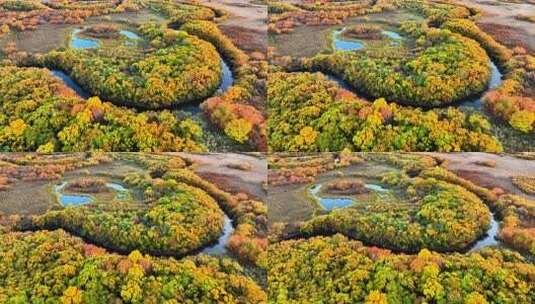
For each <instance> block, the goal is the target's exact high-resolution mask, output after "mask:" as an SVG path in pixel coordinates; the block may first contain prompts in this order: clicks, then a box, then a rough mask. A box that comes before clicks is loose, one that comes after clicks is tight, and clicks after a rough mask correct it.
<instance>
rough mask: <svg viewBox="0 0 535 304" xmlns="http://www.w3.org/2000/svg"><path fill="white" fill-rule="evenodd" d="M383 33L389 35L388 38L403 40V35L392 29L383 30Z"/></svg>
mask: <svg viewBox="0 0 535 304" xmlns="http://www.w3.org/2000/svg"><path fill="white" fill-rule="evenodd" d="M382 33H383V35H385V36H387V37H388V38H391V39H394V40H402V39H403V37H402V36H401V35H400V34H398V33H396V32H392V31H383V32H382Z"/></svg>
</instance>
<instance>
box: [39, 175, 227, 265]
mask: <svg viewBox="0 0 535 304" xmlns="http://www.w3.org/2000/svg"><path fill="white" fill-rule="evenodd" d="M160 187H165V191H166V192H169V193H170V194H168V195H165V196H163V197H161V198H159V199H157V200H156V202H154V203H151V204H149V205H147V206H140V205H139V204H137V203H133V204H132V203H124V202H106V203H102V204H98V205H84V206H76V207H67V208H65V209H63V210H58V211H50V212H47V213H46V214H44V215H42V216H37V217H35V218H34V219H33V224H34V225H35V226H37V227H39V228H41V229H57V228H63V229H65V230H68V231H72V232H73V233H75V234H76V235H79V236H82V237H85V238H88V239H90V240H93V241H94V242H96V243H98V244H100V245H102V246H104V247H107V248H111V249H114V250H118V251H121V252H130V251H132V250H140V251H142V252H145V253H151V254H157V255H162V254H165V255H177V256H181V255H185V254H187V253H190V252H192V251H194V250H197V249H199V248H202V247H204V246H206V245H207V244H210V243H213V242H215V241H216V240H217V239H218V237H219V235H220V234H221V233H222V229H223V212H222V211H221V210H220V209H219V206H218V205H217V203H216V202H215V200H214V199H213V198H212V197H210V196H209V195H208V194H206V193H205V192H204V191H202V190H200V189H197V188H194V187H191V186H188V185H185V184H180V183H176V182H174V181H172V180H169V181H167V182H165V184H164V185H161V186H160Z"/></svg>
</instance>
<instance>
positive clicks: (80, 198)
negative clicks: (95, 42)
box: [54, 182, 93, 207]
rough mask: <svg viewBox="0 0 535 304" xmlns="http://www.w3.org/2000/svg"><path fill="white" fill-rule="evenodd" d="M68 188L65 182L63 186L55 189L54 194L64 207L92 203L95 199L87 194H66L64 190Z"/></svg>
mask: <svg viewBox="0 0 535 304" xmlns="http://www.w3.org/2000/svg"><path fill="white" fill-rule="evenodd" d="M65 186H67V182H63V183H62V184H61V185H57V186H56V187H54V192H55V193H56V196H57V197H58V199H59V203H60V204H61V205H62V206H65V207H67V206H78V205H84V204H88V203H91V202H92V201H93V198H92V197H91V196H90V195H86V194H64V193H62V191H63V189H64V188H65Z"/></svg>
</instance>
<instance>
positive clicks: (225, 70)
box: [216, 60, 234, 94]
mask: <svg viewBox="0 0 535 304" xmlns="http://www.w3.org/2000/svg"><path fill="white" fill-rule="evenodd" d="M233 83H234V77H233V76H232V71H231V70H230V67H229V66H228V64H227V63H226V62H225V61H224V60H221V84H220V85H219V88H218V89H217V92H216V93H218V94H221V93H223V92H225V91H226V90H228V88H230V87H231V86H232V84H233Z"/></svg>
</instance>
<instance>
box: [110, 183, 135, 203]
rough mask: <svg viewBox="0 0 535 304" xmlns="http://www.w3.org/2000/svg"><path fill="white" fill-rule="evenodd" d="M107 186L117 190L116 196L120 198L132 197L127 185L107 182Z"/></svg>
mask: <svg viewBox="0 0 535 304" xmlns="http://www.w3.org/2000/svg"><path fill="white" fill-rule="evenodd" d="M106 187H108V188H110V189H113V190H115V192H116V195H115V198H116V199H118V200H125V199H128V198H129V197H130V192H129V191H128V189H126V188H125V187H123V186H122V185H120V184H117V183H107V184H106Z"/></svg>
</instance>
